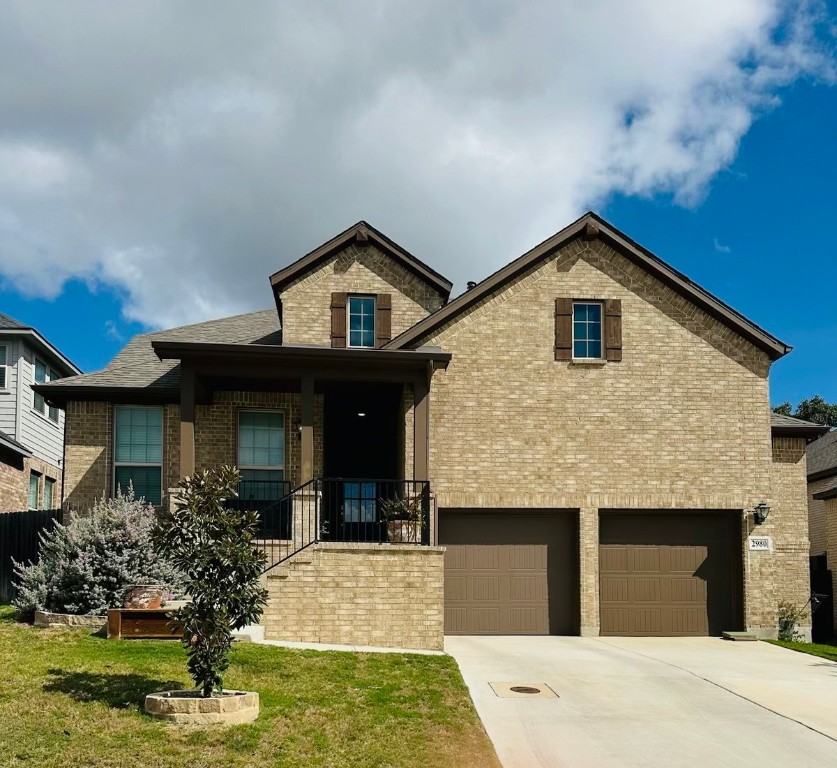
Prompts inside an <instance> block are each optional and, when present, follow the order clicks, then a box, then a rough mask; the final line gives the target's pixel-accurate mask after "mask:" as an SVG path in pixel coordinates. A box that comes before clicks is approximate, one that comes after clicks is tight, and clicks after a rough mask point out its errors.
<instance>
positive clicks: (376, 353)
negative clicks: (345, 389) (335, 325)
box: [151, 341, 451, 368]
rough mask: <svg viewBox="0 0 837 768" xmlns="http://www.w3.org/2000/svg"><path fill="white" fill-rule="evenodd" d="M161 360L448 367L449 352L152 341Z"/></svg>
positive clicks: (437, 350) (436, 350)
mask: <svg viewBox="0 0 837 768" xmlns="http://www.w3.org/2000/svg"><path fill="white" fill-rule="evenodd" d="M151 346H152V347H153V349H154V352H155V353H156V354H157V357H159V358H160V360H184V359H186V360H188V359H195V358H206V357H216V358H217V357H221V358H227V359H245V360H254V361H255V360H274V361H287V362H293V363H297V364H300V365H316V364H317V363H338V364H339V363H345V364H347V365H356V364H358V363H381V364H384V365H415V364H419V363H423V364H426V363H432V364H433V365H434V367H435V368H447V366H448V363H449V362H450V360H451V353H450V352H443V351H442V350H439V349H416V350H413V349H404V350H402V349H396V350H387V349H338V348H333V347H297V346H278V345H275V344H219V343H215V342H205V341H202V342H188V341H186V342H184V341H152V342H151Z"/></svg>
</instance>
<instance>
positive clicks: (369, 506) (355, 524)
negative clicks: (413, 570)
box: [320, 478, 430, 544]
mask: <svg viewBox="0 0 837 768" xmlns="http://www.w3.org/2000/svg"><path fill="white" fill-rule="evenodd" d="M320 482H321V491H322V501H321V509H320V521H321V524H320V528H321V540H322V541H366V542H371V543H376V544H383V543H386V542H390V543H393V544H429V543H430V484H429V483H428V482H427V481H424V480H375V479H362V478H325V479H323V480H321V481H320Z"/></svg>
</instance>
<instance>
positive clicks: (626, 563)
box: [37, 213, 819, 648]
mask: <svg viewBox="0 0 837 768" xmlns="http://www.w3.org/2000/svg"><path fill="white" fill-rule="evenodd" d="M270 285H271V289H272V293H273V297H274V300H275V305H276V308H275V309H268V310H264V311H261V312H254V313H251V314H247V315H241V316H238V317H231V318H226V319H222V320H215V321H211V322H207V323H199V324H197V325H192V326H186V327H182V328H177V329H174V330H168V331H160V332H157V333H149V334H145V335H142V336H137V337H135V338H134V339H133V340H132V341H131V342H130V343H129V344H128V345H127V346H126V347H125V349H124V350H123V351H122V352H120V353H119V355H117V357H116V358H115V359H114V361H113V362H112V363H111V364H110V365H109V366H108V367H107V368H105V369H104V370H102V371H99V372H97V373H91V374H86V375H83V376H77V377H73V378H69V379H64V380H61V381H57V382H52V383H48V384H45V385H41V386H39V387H37V390H38V392H40V393H41V394H43V395H44V396H45V397H46V398H47V399H48V400H49V401H50V402H52V403H54V404H56V405H58V406H60V407H62V408H66V411H67V442H66V454H65V456H66V487H67V494H66V499H67V503H68V504H69V505H70V506H73V507H76V508H80V509H83V508H85V507H88V506H89V505H90V504H92V503H93V501H94V500H95V499H96V497H98V496H99V495H100V494H101V493H102V492H106V493H113V491H114V488H115V487H116V485H117V484H119V485H123V486H124V485H125V484H126V483H127V482H128V481H129V480H131V481H132V482H133V484H134V487H135V489H137V490H138V491H139V492H141V493H142V494H143V495H145V496H146V497H147V498H148V499H150V500H152V501H153V502H154V503H167V498H166V497H167V495H168V491H169V489H172V488H174V487H175V486H176V484H177V482H178V480H179V479H180V478H181V477H183V476H186V475H190V474H192V473H193V472H195V471H196V470H200V469H202V468H208V467H212V466H215V465H217V464H220V463H230V464H237V465H238V466H239V467H240V468H241V471H242V475H243V479H242V485H241V487H240V494H241V496H242V497H243V498H244V500H245V501H244V502H243V503H245V504H248V505H253V506H258V507H260V508H261V509H262V511H263V532H262V545H263V546H264V547H265V549H266V551H267V553H268V558H269V565H270V566H271V567H270V569H269V570H268V571H267V574H266V583H267V585H268V589H269V591H270V597H271V599H270V602H269V604H268V608H267V611H266V614H265V618H264V626H265V631H266V633H267V636H268V637H274V638H284V639H288V640H302V641H321V642H334V643H352V644H369V645H388V646H402V647H431V648H432V647H436V648H438V647H441V643H442V636H443V631H446V632H449V633H475V634H480V633H483V634H490V633H502V634H547V633H552V634H583V635H599V634H602V635H701V634H703V635H706V634H713V635H717V634H719V633H720V632H721V631H722V630H744V629H747V630H750V631H751V632H754V633H756V634H758V635H761V636H775V634H776V629H777V603H778V601H780V600H788V601H790V602H792V603H795V604H797V605H800V606H801V605H803V604H804V603H806V601H807V599H808V594H809V582H808V510H807V504H806V487H805V476H806V468H805V447H806V443H807V442H808V440H809V439H810V438H811V437H813V436H814V434H819V431H817V430H818V428H817V427H816V426H812V425H810V424H807V423H805V422H799V421H798V420H794V419H790V420H788V421H781V420H779V423H777V420H775V419H774V420H773V421H771V414H770V408H769V394H768V373H769V370H770V366H771V364H772V362H773V361H774V360H777V359H779V358H780V357H782V356H783V355H785V354H786V353H787V352H788V351H790V347H788V346H787V345H785V344H784V343H782V342H781V341H779V340H778V339H776V338H775V337H773V336H772V335H770V334H769V333H768V332H767V331H765V330H763V329H761V328H760V327H758V326H757V325H755V324H754V323H752V322H750V321H749V320H747V319H746V318H745V317H743V316H742V315H740V314H738V313H737V312H735V311H734V310H733V309H731V308H730V307H728V306H727V305H725V304H724V303H723V302H721V301H720V300H719V299H717V298H715V297H714V296H712V295H711V294H710V293H708V292H707V291H705V290H703V289H702V288H700V287H699V286H697V285H695V284H694V283H693V282H691V281H690V280H689V279H688V278H686V277H685V276H683V275H682V274H680V273H679V272H677V271H676V270H674V269H673V268H671V267H670V266H668V265H667V264H665V263H664V262H663V261H661V260H660V259H658V258H657V257H656V256H654V255H653V254H651V253H650V252H648V251H647V250H646V249H644V248H642V247H641V246H640V245H638V244H637V243H635V242H634V241H633V240H631V239H630V238H629V237H628V236H626V235H625V234H623V233H621V232H619V231H618V230H617V229H615V228H614V227H612V226H611V225H610V224H608V223H607V222H606V221H604V220H603V219H601V218H600V217H598V216H596V215H595V214H592V213H589V214H586V215H585V216H583V217H582V218H580V219H579V220H578V221H576V222H574V223H573V224H571V225H570V226H568V227H566V228H565V229H563V230H561V231H560V232H558V233H557V234H556V235H554V236H553V237H551V238H549V239H548V240H546V241H545V242H543V243H541V244H540V245H538V246H537V247H535V248H534V249H532V250H531V251H529V252H528V253H526V254H524V255H523V256H521V257H520V258H518V259H516V260H515V261H513V262H511V263H510V264H508V265H507V266H505V267H503V268H502V269H501V270H499V271H498V272H496V273H494V274H493V275H491V276H490V277H488V278H486V279H485V280H483V281H482V282H481V283H478V284H476V285H475V286H473V287H470V288H469V290H467V291H466V292H465V293H463V294H462V295H460V296H458V297H457V298H455V299H453V300H449V293H450V289H451V283H450V282H449V281H448V280H446V279H445V278H444V277H442V276H441V275H439V274H438V273H437V272H435V271H434V270H433V269H431V268H430V267H428V266H427V265H426V264H424V263H423V262H421V261H419V260H418V259H417V258H415V257H414V256H412V255H411V254H409V253H408V252H407V251H405V250H404V249H403V248H401V247H400V246H398V245H397V244H395V243H394V242H393V241H392V240H390V239H389V238H387V237H385V236H384V235H383V234H382V233H380V232H379V231H378V230H376V229H374V228H373V227H371V226H370V225H369V224H366V223H365V222H360V223H358V224H357V225H355V226H353V227H350V228H349V229H347V230H346V231H345V232H343V233H341V234H340V235H338V236H337V237H335V238H333V239H332V240H330V241H328V242H327V243H325V244H324V245H322V246H321V247H320V248H318V249H316V250H315V251H312V252H311V253H309V254H307V255H306V256H304V257H303V258H301V259H299V260H298V261H296V262H294V263H292V264H290V265H289V266H287V267H284V268H283V269H281V270H280V271H278V272H276V273H275V274H274V275H272V276H271V278H270ZM812 430H813V433H812ZM392 498H395V499H401V500H402V501H403V502H404V506H405V507H407V511H409V510H413V511H415V512H416V513H420V515H421V517H422V518H423V519H424V520H426V525H425V527H424V528H423V530H422V533H421V542H420V543H405V544H382V543H381V542H385V541H387V535H388V534H387V526H385V525H384V524H383V522H382V512H383V511H384V510H385V509H386V508H387V506H388V505H387V503H386V502H388V501H389V500H390V499H392ZM761 503H765V504H766V505H768V506H769V508H770V509H769V511H768V510H767V509H765V508H764V507H761V508H759V510H758V512H756V510H757V507H758V505H759V504H761ZM757 514H758V515H760V516H761V517H764V515H765V514H766V519H764V520H763V521H762V522H761V524H759V523H758V522H757V521H756V519H755V517H756V515H757ZM392 528H393V530H394V529H395V526H392ZM400 530H401V531H402V534H401V535H402V536H404V533H403V532H404V531H405V530H406V531H407V534H406V535H407V538H410V530H411V529H410V527H409V526H401V527H400ZM751 537H756V538H751ZM802 629H803V631H806V628H805V627H802Z"/></svg>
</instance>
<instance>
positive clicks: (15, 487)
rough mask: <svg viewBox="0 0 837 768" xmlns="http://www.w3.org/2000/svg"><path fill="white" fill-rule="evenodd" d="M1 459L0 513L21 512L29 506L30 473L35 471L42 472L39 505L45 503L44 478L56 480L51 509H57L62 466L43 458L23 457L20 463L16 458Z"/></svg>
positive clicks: (39, 484) (39, 486) (59, 497)
mask: <svg viewBox="0 0 837 768" xmlns="http://www.w3.org/2000/svg"><path fill="white" fill-rule="evenodd" d="M9 461H10V462H11V463H7V461H6V460H5V459H2V460H0V513H2V512H20V511H22V510H25V509H28V508H29V474H30V473H31V472H32V471H34V472H38V473H40V475H41V477H40V479H39V481H38V507H39V508H40V507H42V506H43V505H44V480H45V478H50V479H51V480H54V481H55V487H54V489H53V502H52V506H51V509H56V508H58V506H59V505H60V503H61V468H60V467H56V466H54V465H52V464H49V463H48V462H46V461H43V460H42V459H38V458H35V457H30V458H28V459H22V460H21V461H20V463H19V464H18V463H17V461H16V459H11V458H10V460H9Z"/></svg>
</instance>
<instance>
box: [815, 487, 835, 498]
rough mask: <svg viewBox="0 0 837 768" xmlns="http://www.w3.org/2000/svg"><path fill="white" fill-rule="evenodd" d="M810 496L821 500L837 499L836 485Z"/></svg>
mask: <svg viewBox="0 0 837 768" xmlns="http://www.w3.org/2000/svg"><path fill="white" fill-rule="evenodd" d="M811 498H812V499H818V500H821V501H822V500H827V499H837V485H835V486H834V487H833V488H828V489H826V490H824V491H820V492H819V493H815V494H812V496H811Z"/></svg>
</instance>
